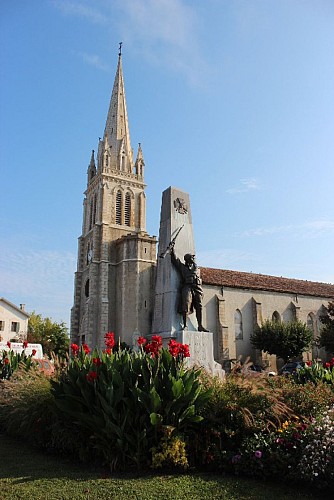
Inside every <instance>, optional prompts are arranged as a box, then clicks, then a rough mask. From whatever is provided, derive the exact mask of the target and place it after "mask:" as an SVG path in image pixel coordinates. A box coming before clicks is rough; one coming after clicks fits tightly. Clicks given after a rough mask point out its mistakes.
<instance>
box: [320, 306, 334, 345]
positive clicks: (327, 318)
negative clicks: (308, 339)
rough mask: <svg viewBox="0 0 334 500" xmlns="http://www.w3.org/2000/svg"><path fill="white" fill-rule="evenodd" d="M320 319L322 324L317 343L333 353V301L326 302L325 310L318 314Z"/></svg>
mask: <svg viewBox="0 0 334 500" xmlns="http://www.w3.org/2000/svg"><path fill="white" fill-rule="evenodd" d="M320 321H321V323H322V324H323V325H324V326H323V327H322V329H321V332H320V336H319V338H318V342H319V345H320V347H324V348H325V349H326V351H328V352H331V353H334V301H333V302H328V307H327V311H326V313H325V314H323V315H322V316H320Z"/></svg>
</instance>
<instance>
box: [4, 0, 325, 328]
mask: <svg viewBox="0 0 334 500" xmlns="http://www.w3.org/2000/svg"><path fill="white" fill-rule="evenodd" d="M120 41H123V70H124V77H125V86H126V97H127V105H128V115H129V122H130V134H131V142H132V147H133V148H134V149H135V150H136V148H137V143H138V142H141V144H142V148H143V153H144V158H145V163H146V167H145V181H146V183H147V190H146V194H147V212H148V214H147V230H148V232H149V234H151V235H153V234H155V235H157V234H158V231H159V212H160V205H161V193H162V191H163V190H164V189H166V188H167V187H169V186H175V187H178V188H180V189H182V190H184V191H186V192H188V193H189V194H190V200H191V209H192V214H193V221H194V232H195V242H196V251H197V260H198V262H199V264H200V265H202V266H207V267H218V268H224V269H233V270H240V271H251V272H254V273H262V274H272V275H276V276H285V277H291V278H299V279H306V280H312V281H323V282H331V283H334V270H333V248H334V213H333V198H334V197H333V186H334V95H333V94H334V2H333V1H332V0H205V1H204V0H192V1H190V0H94V1H93V0H44V1H41V0H30V1H29V2H27V1H26V0H10V1H9V0H7V1H3V2H1V4H0V46H1V50H0V56H1V70H0V71H1V83H0V85H1V89H0V90H1V92H0V99H1V122H0V137H1V139H0V141H1V142H0V154H1V194H2V196H1V201H2V203H1V212H0V224H1V236H2V237H1V240H0V249H1V255H0V296H4V297H5V298H7V299H8V300H10V301H12V302H14V303H15V304H17V305H18V304H20V303H25V304H26V309H27V311H28V312H29V311H32V310H35V311H36V312H38V313H41V314H42V315H43V316H51V317H52V318H53V319H54V320H55V321H65V322H66V323H68V321H69V315H70V308H71V306H72V301H73V281H74V272H75V268H76V255H77V238H78V237H79V236H80V233H81V224H82V201H83V192H84V190H85V185H86V170H87V166H88V163H89V160H90V155H91V150H92V149H95V150H96V149H97V143H98V137H99V136H101V135H102V134H103V130H104V125H105V120H106V115H107V110H108V105H109V99H110V95H111V90H112V84H113V80H114V74H115V70H116V65H117V53H118V43H119V42H120Z"/></svg>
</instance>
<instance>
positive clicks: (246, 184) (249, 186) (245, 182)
mask: <svg viewBox="0 0 334 500" xmlns="http://www.w3.org/2000/svg"><path fill="white" fill-rule="evenodd" d="M260 189H261V186H260V183H259V181H258V180H257V179H255V178H250V179H241V180H240V185H239V186H237V187H233V188H229V189H226V193H229V194H236V193H248V192H249V191H259V190H260Z"/></svg>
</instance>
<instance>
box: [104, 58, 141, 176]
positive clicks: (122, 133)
mask: <svg viewBox="0 0 334 500" xmlns="http://www.w3.org/2000/svg"><path fill="white" fill-rule="evenodd" d="M101 142H103V145H102V144H100V146H103V147H102V148H101V147H100V155H99V156H100V158H99V160H100V161H102V163H103V165H104V166H105V167H108V168H109V169H111V170H118V171H121V172H126V173H133V167H134V163H133V153H132V148H131V142H130V131H129V123H128V114H127V108H126V99H125V88H124V78H123V68H122V54H121V50H120V52H119V55H118V65H117V71H116V76H115V81H114V86H113V90H112V94H111V99H110V105H109V111H108V115H107V121H106V126H105V130H104V135H103V141H101Z"/></svg>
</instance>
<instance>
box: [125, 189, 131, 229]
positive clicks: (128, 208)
mask: <svg viewBox="0 0 334 500" xmlns="http://www.w3.org/2000/svg"><path fill="white" fill-rule="evenodd" d="M124 218H125V225H126V226H131V223H130V222H131V195H130V193H126V195H125V209H124Z"/></svg>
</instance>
